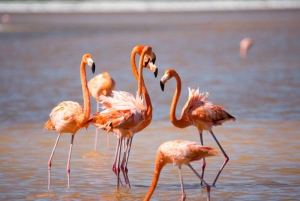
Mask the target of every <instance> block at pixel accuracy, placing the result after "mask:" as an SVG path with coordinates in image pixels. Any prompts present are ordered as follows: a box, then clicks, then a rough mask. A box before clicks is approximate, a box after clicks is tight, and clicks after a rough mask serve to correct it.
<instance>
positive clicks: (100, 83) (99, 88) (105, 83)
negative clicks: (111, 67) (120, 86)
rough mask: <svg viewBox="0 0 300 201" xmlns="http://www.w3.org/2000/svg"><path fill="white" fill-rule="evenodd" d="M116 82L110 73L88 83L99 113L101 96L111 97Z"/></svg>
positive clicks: (94, 78) (100, 75) (96, 139)
mask: <svg viewBox="0 0 300 201" xmlns="http://www.w3.org/2000/svg"><path fill="white" fill-rule="evenodd" d="M115 85H116V84H115V81H114V80H113V79H112V78H111V77H110V75H109V73H108V72H103V73H101V74H99V75H96V76H95V77H93V78H92V79H91V80H90V81H89V82H88V88H89V94H90V96H92V97H93V98H94V99H95V100H96V101H97V112H99V102H100V101H101V100H100V98H99V97H100V95H103V96H111V94H112V91H113V90H114V89H115ZM108 137H109V136H107V147H109V138H108ZM97 141H98V128H96V134H95V145H94V149H95V150H97Z"/></svg>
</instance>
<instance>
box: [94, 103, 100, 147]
mask: <svg viewBox="0 0 300 201" xmlns="http://www.w3.org/2000/svg"><path fill="white" fill-rule="evenodd" d="M96 108H97V112H99V101H97V107H96ZM97 144H98V128H97V127H96V134H95V145H94V150H97Z"/></svg>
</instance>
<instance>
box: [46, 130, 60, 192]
mask: <svg viewBox="0 0 300 201" xmlns="http://www.w3.org/2000/svg"><path fill="white" fill-rule="evenodd" d="M60 135H61V133H58V136H57V139H56V142H55V144H54V147H53V150H52V153H51V155H50V158H49V160H48V190H49V189H50V178H51V165H52V163H51V161H52V157H53V154H54V151H55V149H56V145H57V143H58V140H59V138H60Z"/></svg>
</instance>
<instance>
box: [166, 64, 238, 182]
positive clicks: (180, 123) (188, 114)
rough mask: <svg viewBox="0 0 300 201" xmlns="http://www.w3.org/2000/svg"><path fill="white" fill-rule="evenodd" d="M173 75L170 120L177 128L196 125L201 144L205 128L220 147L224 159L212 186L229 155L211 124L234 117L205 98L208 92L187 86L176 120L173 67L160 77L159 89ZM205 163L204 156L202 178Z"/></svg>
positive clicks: (176, 96) (176, 76)
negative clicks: (184, 100) (187, 89)
mask: <svg viewBox="0 0 300 201" xmlns="http://www.w3.org/2000/svg"><path fill="white" fill-rule="evenodd" d="M173 77H175V79H176V82H177V87H176V91H175V94H174V97H173V101H172V105H171V108H170V121H171V122H172V124H173V125H174V126H175V127H178V128H186V127H188V126H191V125H193V126H195V127H197V129H198V131H199V134H200V142H201V145H203V139H202V132H203V130H207V131H209V132H210V133H211V135H212V136H213V138H214V139H215V141H216V142H217V144H218V146H219V148H220V149H221V151H222V153H223V155H224V157H225V161H224V163H223V165H222V167H221V169H220V170H219V172H218V174H217V176H216V178H215V180H214V183H213V186H214V185H215V184H216V182H217V179H218V177H219V175H220V174H221V172H222V170H223V168H224V167H225V165H226V163H227V162H228V161H229V157H228V156H227V154H226V153H225V151H224V150H223V148H222V146H221V145H220V143H219V142H218V140H217V138H216V137H215V135H214V133H213V132H212V127H213V126H218V125H222V123H224V122H225V121H228V120H233V121H235V118H234V117H233V116H232V115H230V114H229V113H228V112H226V111H225V110H223V109H222V107H220V106H217V105H214V104H213V103H212V102H210V101H208V100H207V98H208V96H209V94H208V93H206V94H205V95H204V94H201V93H199V89H197V90H194V89H192V90H191V89H190V88H189V97H188V100H187V102H186V104H185V106H184V107H183V109H182V113H181V117H180V119H179V120H178V119H177V118H176V116H175V111H176V106H177V103H178V99H179V96H180V93H181V79H180V77H179V75H178V74H177V72H176V71H175V70H174V69H171V68H170V69H168V70H166V72H165V75H164V76H163V77H162V78H161V81H160V86H161V89H162V90H164V86H165V83H166V82H167V81H168V80H170V79H171V78H173ZM205 166H206V163H205V158H203V163H202V178H203V176H204V169H205Z"/></svg>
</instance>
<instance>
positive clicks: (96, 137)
mask: <svg viewBox="0 0 300 201" xmlns="http://www.w3.org/2000/svg"><path fill="white" fill-rule="evenodd" d="M97 144H98V128H96V135H95V145H94V150H95V151H96V150H97Z"/></svg>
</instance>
